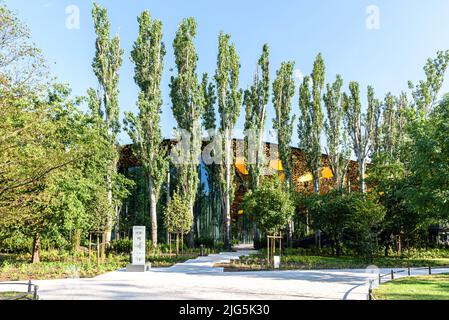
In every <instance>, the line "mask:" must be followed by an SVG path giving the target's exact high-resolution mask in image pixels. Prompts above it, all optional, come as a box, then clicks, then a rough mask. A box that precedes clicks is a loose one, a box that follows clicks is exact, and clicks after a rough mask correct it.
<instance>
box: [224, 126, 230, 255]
mask: <svg viewBox="0 0 449 320" xmlns="http://www.w3.org/2000/svg"><path fill="white" fill-rule="evenodd" d="M230 144H231V142H230V141H229V132H227V133H226V142H225V149H226V156H225V157H226V160H225V162H226V163H225V166H226V172H225V174H226V191H225V202H224V205H225V208H224V209H225V210H224V215H225V216H224V223H225V239H224V240H225V241H224V246H225V248H226V249H230V247H231V159H230V153H231V150H230V149H231V145H230Z"/></svg>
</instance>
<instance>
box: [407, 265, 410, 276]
mask: <svg viewBox="0 0 449 320" xmlns="http://www.w3.org/2000/svg"><path fill="white" fill-rule="evenodd" d="M407 274H408V276H409V277H410V267H408V268H407Z"/></svg>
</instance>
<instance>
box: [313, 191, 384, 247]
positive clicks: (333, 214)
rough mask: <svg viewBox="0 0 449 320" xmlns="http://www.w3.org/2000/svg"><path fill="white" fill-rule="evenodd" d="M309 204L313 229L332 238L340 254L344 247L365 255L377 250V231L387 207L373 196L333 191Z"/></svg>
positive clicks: (315, 197)
mask: <svg viewBox="0 0 449 320" xmlns="http://www.w3.org/2000/svg"><path fill="white" fill-rule="evenodd" d="M308 206H309V208H308V209H309V211H310V214H311V220H312V226H313V228H315V229H317V230H321V231H322V232H323V233H324V234H325V235H326V236H327V237H328V238H329V240H330V242H331V248H332V251H333V252H336V254H337V255H340V254H341V252H342V249H343V248H347V249H349V250H353V251H355V252H356V253H357V254H359V255H364V256H372V255H374V254H376V253H377V251H378V247H377V233H378V232H379V229H380V224H381V222H382V220H383V218H384V215H385V209H384V208H383V207H382V206H381V205H379V204H378V202H377V201H376V200H375V199H373V198H372V196H369V195H366V194H360V193H349V194H344V195H341V193H339V192H333V193H329V194H326V195H323V196H317V195H315V196H312V199H310V200H309V202H308Z"/></svg>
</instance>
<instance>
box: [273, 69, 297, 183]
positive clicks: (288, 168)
mask: <svg viewBox="0 0 449 320" xmlns="http://www.w3.org/2000/svg"><path fill="white" fill-rule="evenodd" d="M294 67H295V63H294V62H292V61H289V62H283V63H282V64H281V67H280V69H279V70H278V71H277V72H276V79H275V80H274V82H273V106H274V110H275V111H276V118H275V119H273V128H274V129H275V130H276V131H277V139H278V144H279V158H280V159H281V161H282V166H283V168H284V173H285V182H286V185H287V186H290V183H291V179H292V167H293V165H292V155H291V148H290V143H291V142H292V134H293V123H294V122H295V116H294V115H293V116H291V99H292V97H293V96H294V94H295V79H294V75H293V72H294Z"/></svg>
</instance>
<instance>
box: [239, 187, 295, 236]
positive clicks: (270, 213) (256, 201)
mask: <svg viewBox="0 0 449 320" xmlns="http://www.w3.org/2000/svg"><path fill="white" fill-rule="evenodd" d="M243 208H244V210H245V211H246V212H247V213H248V214H249V215H250V217H251V219H253V221H255V222H256V224H257V226H258V228H259V229H260V230H261V231H263V232H265V233H266V234H271V235H273V234H276V233H279V232H282V231H283V230H284V229H285V227H286V225H287V223H288V221H289V220H290V219H291V218H292V216H293V214H294V211H295V206H294V202H293V198H292V196H291V194H290V192H288V191H286V190H285V187H284V186H283V184H282V183H281V182H280V181H279V179H266V180H264V181H263V183H262V185H261V186H260V187H259V188H257V189H256V190H254V191H249V192H248V193H247V194H246V195H245V197H244V200H243Z"/></svg>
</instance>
